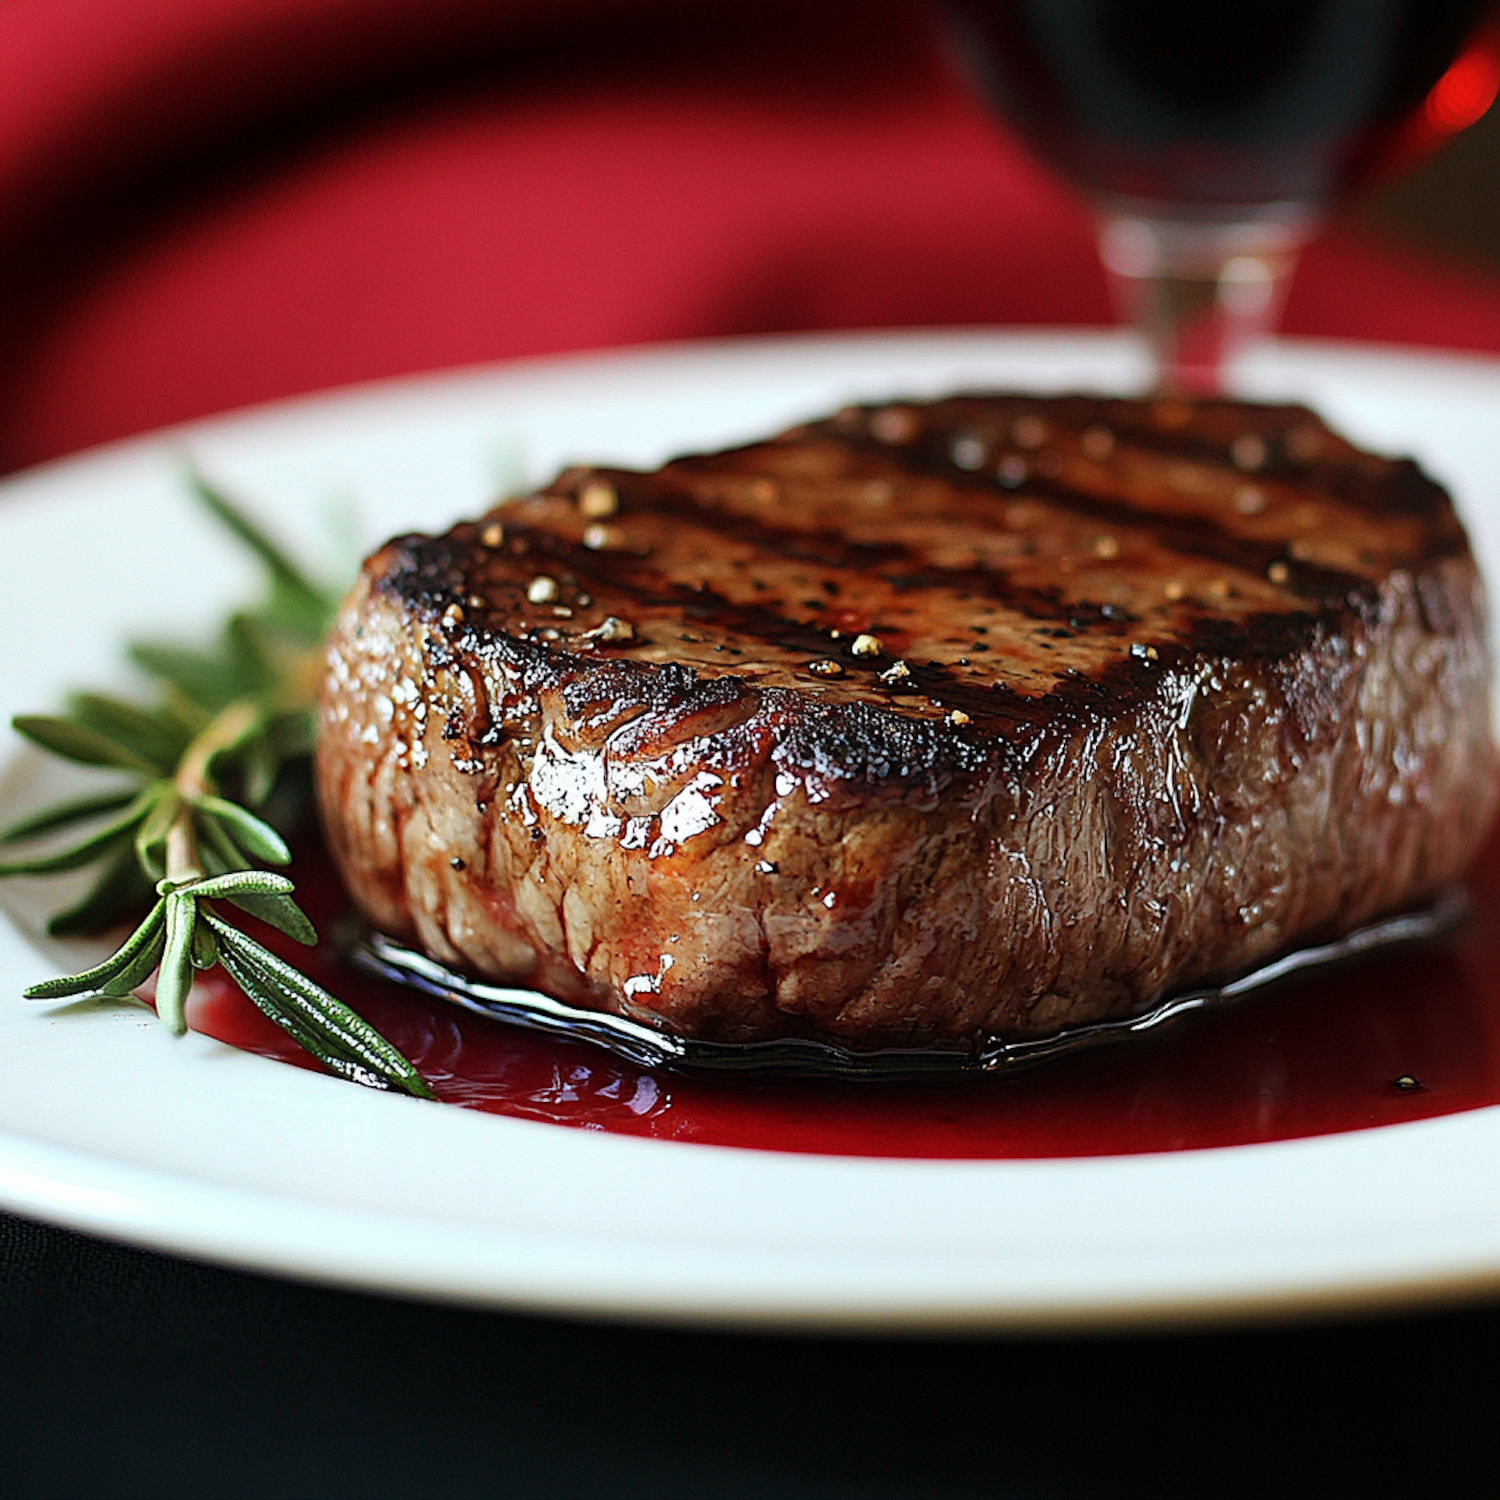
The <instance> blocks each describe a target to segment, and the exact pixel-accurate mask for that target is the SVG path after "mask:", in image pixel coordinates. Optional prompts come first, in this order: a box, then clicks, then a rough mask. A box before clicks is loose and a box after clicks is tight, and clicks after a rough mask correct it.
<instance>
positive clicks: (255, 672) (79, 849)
mask: <svg viewBox="0 0 1500 1500" xmlns="http://www.w3.org/2000/svg"><path fill="white" fill-rule="evenodd" d="M188 482H189V486H190V488H191V490H192V492H193V494H194V495H195V496H196V497H197V499H198V500H199V502H200V503H201V504H202V505H203V506H204V507H205V508H206V509H207V510H208V512H209V513H210V514H211V515H213V516H214V517H215V518H216V519H217V520H218V521H220V522H221V523H222V524H223V525H224V526H225V527H226V528H227V529H228V530H229V531H230V532H231V533H232V534H233V535H234V536H235V537H237V538H238V539H239V540H240V541H241V542H242V543H243V544H244V545H245V546H246V547H248V548H249V550H250V551H251V552H253V553H254V554H255V556H256V557H257V558H258V559H259V560H260V563H261V565H262V567H263V568H264V570H265V575H266V592H265V597H264V598H263V600H262V601H261V603H260V604H259V605H257V606H256V607H255V608H254V609H250V610H242V611H239V612H237V613H235V614H233V615H231V616H230V617H229V619H228V620H227V621H226V622H225V624H224V626H223V629H222V630H221V632H220V634H219V638H218V641H217V642H216V643H215V644H214V645H213V646H212V647H211V648H210V649H208V650H201V649H197V648H192V647H183V646H175V645H171V646H169V645H156V644H140V643H137V644H134V645H132V646H131V647H130V648H129V650H130V655H131V658H132V659H133V660H134V661H135V663H136V665H137V666H139V667H140V668H142V670H144V671H145V672H146V673H147V674H148V675H150V676H152V677H154V678H155V679H156V681H157V687H158V691H157V697H156V701H155V702H154V703H152V704H151V705H150V706H147V707H142V706H140V705H138V704H134V703H129V702H126V701H124V700H122V699H119V698H114V697H110V696H107V695H105V694H102V693H75V694H74V695H73V696H72V697H71V698H69V699H68V703H67V712H66V713H64V714H62V715H59V716H49V715H41V714H33V715H21V716H19V717H17V718H15V719H14V720H12V723H13V725H14V727H15V729H16V730H17V731H18V732H19V733H20V734H22V735H24V736H25V737H26V738H27V739H29V740H31V741H32V743H33V744H36V745H40V746H41V747H42V748H43V749H44V750H49V751H51V752H52V753H53V754H55V755H59V756H61V757H63V758H64V759H65V760H71V761H74V762H76V763H78V764H80V765H85V766H93V767H99V768H102V769H107V770H110V771H112V772H114V773H115V774H116V776H117V777H118V778H122V779H123V783H124V784H123V785H119V786H117V787H115V788H114V789H113V790H109V791H105V792H101V793H99V794H97V795H95V796H91V797H85V798H81V799H79V800H76V801H72V802H67V803H62V804H59V805H58V806H56V807H51V808H47V809H45V810H44V811H42V812H39V813H34V814H32V815H31V816H30V817H28V818H25V819H22V820H21V821H20V822H18V823H13V824H12V825H11V826H10V827H8V828H6V829H4V830H0V846H3V845H10V844H24V843H30V842H32V841H34V840H37V839H40V838H44V837H47V836H49V835H54V834H58V833H60V832H62V831H63V830H75V831H78V830H81V836H80V837H79V838H78V839H77V841H76V842H73V843H70V844H68V845H67V846H66V847H64V848H62V849H59V850H49V851H48V852H45V853H39V854H34V855H31V856H30V857H23V858H20V859H15V860H11V861H10V862H8V863H0V877H3V876H7V875H51V874H58V873H61V872H63V871H67V870H79V869H83V868H85V867H88V866H97V867H98V869H99V873H98V875H97V877H96V878H95V881H94V883H93V885H92V886H91V887H90V889H89V891H88V893H87V894H86V895H85V896H84V897H83V899H82V900H81V901H80V902H78V903H77V904H76V905H74V906H72V907H70V908H69V909H67V910H66V911H62V912H59V913H58V914H57V915H56V916H54V917H53V918H52V919H51V921H50V922H49V923H48V931H49V932H50V933H52V934H54V935H59V936H62V935H75V934H83V933H96V932H103V931H107V930H108V929H110V928H111V927H114V926H116V925H117V924H118V923H119V922H120V921H121V920H123V919H124V918H126V917H127V916H128V915H130V914H132V913H138V912H139V911H141V910H142V909H147V908H149V909H147V912H146V916H145V918H144V920H142V921H141V922H140V923H139V925H138V926H137V927H136V928H135V929H134V931H133V932H131V934H130V936H129V937H128V938H126V940H125V941H124V942H123V943H122V944H121V945H120V947H119V948H118V949H116V951H115V952H114V953H113V954H112V955H111V956H110V957H109V958H107V959H105V960H104V962H103V963H101V964H96V965H95V966H94V967H93V968H91V969H85V970H84V971H83V972H82V973H79V974H73V975H69V976H67V977H64V978H60V979H49V980H44V981H43V982H42V983H40V984H34V985H32V986H31V988H30V989H28V990H27V991H25V994H26V997H27V998H28V999H33V1000H59V999H64V998H72V997H77V996H123V995H128V994H129V993H130V992H131V991H133V990H134V989H136V988H137V987H138V986H140V985H141V984H144V983H145V982H146V980H148V979H149V978H150V977H151V975H152V974H153V973H155V974H156V1013H157V1015H158V1016H159V1017H160V1018H161V1020H162V1021H163V1022H164V1023H165V1024H166V1025H167V1026H168V1027H169V1028H170V1029H171V1030H172V1031H173V1032H175V1033H177V1034H178V1035H181V1034H182V1033H183V1032H184V1031H185V1030H186V1029H187V1018H186V1009H185V1007H186V1001H187V994H188V990H189V989H190V987H191V985H192V980H193V974H194V971H195V970H200V969H209V968H212V967H213V966H214V965H215V964H221V965H222V966H223V967H224V969H225V971H226V972H227V973H228V974H229V976H230V977H231V978H232V979H233V980H234V981H235V983H236V984H238V985H239V987H240V988H241V989H242V990H243V991H244V992H245V994H246V995H247V996H248V997H249V998H250V1000H251V1001H252V1002H253V1003H254V1004H255V1005H256V1006H258V1007H259V1008H260V1009H261V1010H262V1011H263V1012H264V1013H265V1014H266V1015H267V1016H269V1017H270V1019H271V1020H273V1021H274V1022H275V1023H276V1024H277V1025H278V1026H280V1027H281V1028H282V1029H283V1030H284V1031H285V1032H287V1034H288V1035H289V1036H291V1037H292V1039H293V1040H294V1041H295V1042H296V1043H297V1044H298V1046H300V1047H302V1048H303V1049H304V1050H305V1051H307V1052H309V1053H311V1054H312V1056H314V1057H316V1058H317V1059H318V1060H319V1062H321V1063H322V1064H323V1065H324V1066H325V1067H326V1068H328V1069H329V1070H330V1071H332V1072H334V1073H336V1074H338V1075H339V1076H340V1077H342V1078H348V1079H351V1080H353V1081H354V1082H357V1083H363V1084H366V1085H368V1086H370V1087H373V1088H384V1089H401V1090H404V1091H405V1092H406V1093H409V1094H415V1095H416V1096H418V1097H419V1098H424V1099H430V1098H431V1097H432V1094H431V1091H430V1090H429V1089H428V1087H427V1085H426V1083H425V1082H424V1081H423V1079H422V1076H421V1074H420V1073H418V1072H417V1070H416V1068H415V1067H413V1065H412V1064H411V1063H410V1062H408V1061H407V1059H406V1058H404V1057H403V1056H402V1055H401V1053H400V1052H398V1051H397V1050H396V1049H395V1048H394V1047H393V1046H392V1045H391V1044H390V1043H389V1042H388V1041H386V1039H385V1038H384V1037H382V1036H381V1035H380V1033H379V1032H377V1031H376V1030H375V1029H374V1028H373V1027H371V1026H370V1025H368V1024H367V1023H366V1022H365V1021H364V1020H362V1019H361V1018H360V1017H359V1016H358V1015H356V1014H355V1013H354V1012H353V1011H352V1010H350V1009H349V1007H348V1006H347V1005H345V1004H343V1002H342V1001H340V1000H337V999H335V998H334V997H333V996H332V995H330V994H329V993H328V991H327V990H325V989H323V988H322V987H321V986H319V985H317V984H315V983H313V981H312V980H311V979H309V978H307V976H306V975H304V974H302V973H300V972H299V971H298V970H297V969H296V968H294V967H293V966H292V965H291V964H289V963H287V962H286V961H285V960H284V959H282V958H279V957H278V956H277V955H276V954H274V953H272V952H271V951H270V950H269V949H267V948H265V947H263V946H262V945H261V944H259V943H257V942H256V941H255V940H254V939H253V938H251V937H249V936H248V935H247V934H246V933H244V932H242V931H240V930H239V928H238V927H236V926H234V925H233V923H231V922H230V921H229V920H228V919H227V918H226V915H225V912H224V910H223V907H224V906H225V905H228V906H232V907H237V908H239V909H240V910H241V911H244V912H247V913H248V914H249V915H251V916H253V917H256V918H258V919H259V920H261V921H262V922H266V923H269V924H270V925H271V926H272V927H275V928H277V929H279V930H280V931H281V932H284V933H286V934H287V936H288V937H291V938H293V939H294V940H295V941H297V942H299V943H303V944H307V945H311V944H313V943H316V942H317V940H318V938H317V933H316V932H315V931H314V929H313V925H312V923H311V922H310V921H309V920H308V918H307V916H306V914H305V913H304V912H303V911H302V909H301V907H299V906H298V905H297V903H296V902H295V901H294V900H293V899H292V892H293V889H294V887H293V884H292V882H291V881H290V880H289V879H288V878H287V877H286V876H285V875H279V874H275V873H273V872H271V871H268V870H264V869H261V868H259V866H260V865H286V864H289V863H290V862H291V857H292V856H291V851H290V850H289V849H288V848H287V846H286V842H285V840H284V839H283V838H282V837H281V835H280V834H279V833H278V832H277V831H276V829H275V827H273V826H272V821H271V818H272V817H274V816H275V814H276V813H277V812H280V813H281V814H282V815H283V816H284V817H286V818H290V817H291V815H292V814H293V813H294V812H295V803H296V801H297V798H298V788H299V784H300V783H303V782H305V779H306V778H305V772H306V764H307V760H308V757H309V756H310V754H311V752H312V746H313V735H314V731H315V727H316V718H315V710H316V704H317V680H318V672H319V665H320V661H321V648H322V642H323V637H324V635H325V634H326V632H327V629H328V626H329V625H330V624H331V623H332V619H333V613H334V610H335V609H336V608H337V605H338V595H337V592H336V591H334V590H331V589H328V588H325V587H323V586H321V585H319V584H318V583H316V582H315V581H313V580H312V579H310V578H309V577H308V576H307V575H306V574H305V573H304V572H303V571H302V570H301V568H299V567H298V566H297V565H296V564H295V563H294V562H293V561H292V560H291V559H290V558H289V557H288V556H287V554H286V553H285V552H284V551H283V550H282V549H281V548H280V547H279V546H278V545H277V544H276V543H275V542H274V541H273V540H272V539H271V538H270V537H268V536H267V535H266V534H265V533H264V532H263V531H262V530H261V529H260V528H259V527H257V526H256V525H255V524H254V522H252V521H251V520H250V519H249V518H248V517H247V516H245V515H244V514H243V512H241V511H240V510H239V509H238V508H237V507H235V506H234V505H233V504H231V503H230V501H228V500H227V499H226V498H225V497H224V496H223V495H222V494H221V493H220V492H219V491H218V490H216V489H215V488H213V487H212V486H211V485H210V484H208V483H207V481H205V480H204V479H203V478H202V477H201V476H200V475H198V474H196V473H190V474H189V476H188ZM262 814H266V816H262Z"/></svg>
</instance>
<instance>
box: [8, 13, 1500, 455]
mask: <svg viewBox="0 0 1500 1500" xmlns="http://www.w3.org/2000/svg"><path fill="white" fill-rule="evenodd" d="M0 28H3V37H0V285H3V287H4V294H3V295H4V301H3V305H0V468H5V469H9V468H16V467H19V466H21V465H24V464H28V463H32V462H36V461H38V460H40V459H45V458H48V457H51V456H53V455H56V454H60V453H65V452H68V451H71V450H73V449H76V448H79V447H82V446H85V445H87V444H91V443H95V442H99V441H103V440H107V439H110V438H114V437H118V436H122V435H124V434H127V433H131V432H136V431H140V430H143V429H147V428H150V427H154V426H158V425H160V424H162V423H166V422H171V421H176V420H179V419H182V418H187V417H192V416H197V415H200V414H203V413H206V412H210V411H216V410H220V409H223V408H226V407H232V406H237V405H241V404H243V403H246V402H250V401H257V400H262V399H266V398H269V397H276V396H282V395H290V394H294V393H297V392H301V391H307V390H312V389H316V388H319V387H322V386H327V385H332V384H338V383H343V382H347V381H353V380H361V379H366V378H369V377H374V376H382V375H392V374H398V373H402V372H407V371H413V370H421V369H428V368H434V367H438V366H443V365H449V364H454V363H460V362H465V361H473V360H486V359H495V358H502V357H505V356H507V355H521V354H534V353H541V352H549V351H557V350H566V349H577V348H586V347H594V346H600V345H607V344H619V343H631V342H637V341H642V340H651V339H670V338H683V337H693V336H699V335H716V334H735V333H761V332H775V331H781V330H791V329H812V328H847V327H861V326H871V325H896V324H906V325H921V324H951V323H1075V322H1083V323H1102V322H1107V321H1109V320H1110V309H1109V307H1108V304H1107V301H1106V296H1105V289H1104V285H1103V281H1102V278H1101V276H1100V273H1099V271H1098V269H1097V267H1096V265H1095V262H1094V256H1093V249H1092V242H1091V236H1090V231H1089V227H1088V221H1087V218H1086V216H1085V214H1084V212H1083V210H1082V209H1081V207H1080V206H1079V204H1078V203H1077V201H1076V200H1075V199H1074V198H1073V197H1072V196H1071V194H1070V193H1069V191H1068V190H1067V189H1066V188H1064V187H1062V186H1060V185H1059V184H1057V183H1056V182H1055V181H1054V180H1052V179H1051V178H1050V177H1049V176H1048V175H1047V174H1046V173H1045V171H1044V170H1042V169H1041V168H1039V167H1037V166H1035V165H1034V164H1032V163H1031V162H1030V161H1029V159H1028V158H1027V157H1026V156H1025V154H1024V153H1023V152H1022V150H1021V149H1020V148H1019V147H1018V146H1017V145H1016V144H1014V143H1013V142H1012V141H1011V140H1009V139H1008V138H1007V137H1005V136H1004V135H1003V134H1002V133H1001V132H1000V131H999V130H998V129H997V128H996V127H994V126H993V125H992V124H991V123H990V121H989V120H988V119H987V118H986V117H985V116H984V115H983V114H982V113H981V112H980V110H979V109H978V107H977V106H976V105H975V104H974V102H973V101H972V100H971V99H970V98H969V97H968V95H967V94H966V93H965V92H964V90H963V89H962V88H961V87H960V86H959V85H958V84H957V83H956V82H955V80H954V78H953V77H952V75H951V73H950V72H949V70H948V68H947V66H946V64H945V62H944V60H943V58H942V56H941V52H940V48H939V45H938V43H937V40H936V33H935V30H934V27H933V25H932V20H931V15H930V13H929V11H928V10H927V8H926V7H925V6H924V5H922V4H919V3H902V0H860V3H847V0H826V3H812V4H809V3H806V0H804V3H802V4H800V5H787V4H778V3H774V0H762V3H760V4H750V3H731V0H720V3H716V4H703V3H698V4H690V3H686V0H194V3H191V4H189V3H184V0H0ZM1285 326H1286V328H1287V329H1288V331H1290V332H1294V333H1309V334H1324V335H1334V336H1341V337H1343V336H1347V337H1359V338H1374V339H1389V340H1399V341H1406V342H1418V343H1429V344H1440V345H1449V346H1453V347H1461V348H1469V349H1479V350H1488V351H1497V352H1500V284H1496V283H1495V282H1493V281H1488V280H1485V279H1484V278H1483V277H1481V276H1480V275H1478V274H1476V273H1473V272H1467V273H1466V272H1461V271H1458V270H1456V269H1454V268H1453V267H1446V266H1441V265H1439V264H1437V263H1435V262H1431V261H1423V260H1419V259H1417V258H1415V257H1414V256H1412V255H1411V254H1410V253H1407V252H1402V251H1399V250H1397V249H1395V248H1393V247H1392V246H1390V245H1382V244H1381V243H1379V242H1376V241H1373V240H1371V239H1369V238H1367V237H1363V236H1361V235H1360V234H1359V233H1357V232H1355V231H1353V230H1351V229H1347V228H1340V227H1338V226H1335V227H1334V228H1333V229H1332V230H1331V231H1330V232H1329V233H1328V234H1327V235H1326V236H1325V237H1324V238H1323V239H1322V240H1321V241H1319V242H1318V243H1317V244H1316V245H1315V246H1314V247H1313V248H1312V249H1311V250H1310V251H1309V253H1308V254H1307V257H1306V260H1305V263H1304V265H1303V268H1302V270H1301V272H1300V273H1299V275H1298V278H1297V281H1296V283H1295V286H1294V289H1293V292H1292V296H1291V300H1290V304H1289V307H1288V309H1287V315H1286V319H1285Z"/></svg>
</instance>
